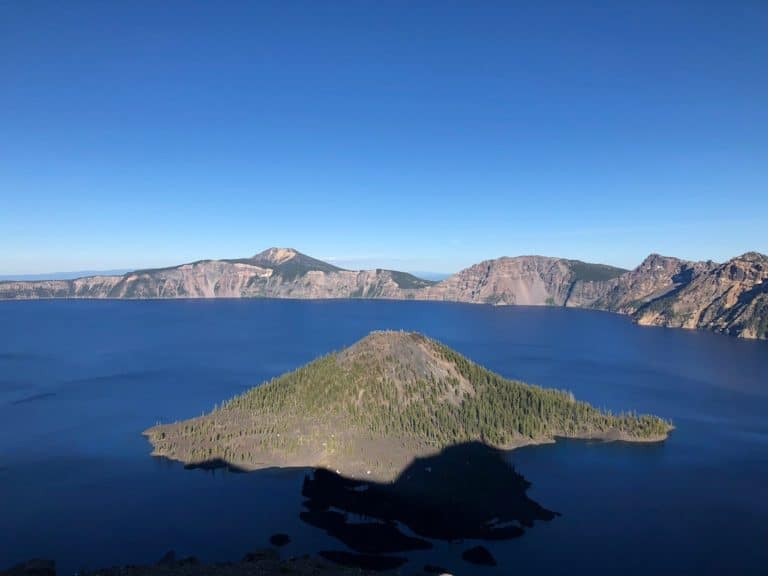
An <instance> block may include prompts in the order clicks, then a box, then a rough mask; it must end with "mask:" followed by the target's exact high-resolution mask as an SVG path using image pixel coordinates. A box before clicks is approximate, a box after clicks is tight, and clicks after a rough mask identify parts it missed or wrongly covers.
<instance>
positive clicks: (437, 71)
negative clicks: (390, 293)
mask: <svg viewBox="0 0 768 576" xmlns="http://www.w3.org/2000/svg"><path fill="white" fill-rule="evenodd" d="M766 30H768V3H766V2H765V1H764V0H759V1H754V2H750V1H737V2H733V1H723V2H708V1H706V0H704V1H695V2H675V1H659V2H655V1H643V2H629V1H627V2H621V1H619V2H617V1H615V0H606V1H605V2H570V1H564V2H547V1H531V2H525V1H519V2H517V1H516V2H509V1H504V2H450V1H441V2H426V1H424V2H396V1H393V0H392V1H390V0H388V1H386V2H373V1H371V2H364V1H352V0H350V1H349V2H316V1H310V2H294V1H291V0H281V1H279V2H274V3H268V2H242V3H239V2H225V3H208V2H186V1H184V2H173V1H163V2H157V1H154V0H148V1H132V2H125V3H117V2H41V1H32V2H26V1H15V2H11V1H2V2H0V274H10V273H36V272H49V271H60V270H80V269H100V268H110V269H113V268H131V267H145V266H156V265H166V264H174V263H179V262H182V261H189V260H197V259H200V258H220V257H222V258H224V257H241V256H246V255H249V254H252V253H255V252H257V251H259V250H261V249H264V248H266V247H269V246H273V245H278V246H292V247H295V248H297V249H299V250H301V251H303V252H306V253H308V254H310V255H313V256H316V257H320V258H326V259H332V260H334V261H336V262H340V263H342V264H344V265H347V266H361V267H368V266H387V267H398V268H401V269H406V270H430V271H453V270H457V269H459V268H461V267H463V266H466V265H468V264H470V263H473V262H476V261H479V260H482V259H485V258H492V257H497V256H501V255H517V254H531V253H536V254H546V255H556V256H565V257H572V258H580V259H583V260H589V261H599V262H606V263H610V264H616V265H622V266H626V267H631V266H634V265H636V264H637V263H639V262H640V260H642V258H643V257H645V256H646V255H647V254H648V253H650V252H661V253H665V254H671V255H677V256H681V257H685V258H693V259H707V258H711V259H714V260H724V259H727V258H729V257H731V256H734V255H737V254H740V253H742V252H745V251H748V250H758V251H762V252H768V234H766V229H767V228H768V226H767V225H766V221H767V216H766V215H767V214H768V129H767V128H768V106H767V105H766V103H768V67H767V66H766V62H768V42H766V40H765V34H766V32H765V31H766Z"/></svg>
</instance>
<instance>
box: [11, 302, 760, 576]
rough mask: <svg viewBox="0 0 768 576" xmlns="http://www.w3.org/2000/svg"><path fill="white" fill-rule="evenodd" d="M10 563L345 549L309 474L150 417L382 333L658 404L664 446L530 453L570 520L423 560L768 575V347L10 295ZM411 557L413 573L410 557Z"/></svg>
mask: <svg viewBox="0 0 768 576" xmlns="http://www.w3.org/2000/svg"><path fill="white" fill-rule="evenodd" d="M0 326H1V327H2V330H0V569H2V568H3V567H6V566H8V565H10V564H13V563H15V562H18V561H22V560H25V559H28V558H31V557H47V558H54V559H56V561H57V564H58V567H59V573H60V574H73V573H75V572H76V571H77V570H78V569H80V568H81V567H86V568H96V567H101V566H107V565H114V564H124V563H145V562H154V561H156V560H158V559H159V558H160V557H161V556H162V555H163V554H164V553H165V552H166V551H167V550H169V549H174V550H176V551H177V553H178V554H179V555H188V554H194V555H196V556H198V557H200V558H201V559H204V560H206V561H213V560H234V559H239V558H241V557H242V556H243V555H244V554H245V553H246V552H247V551H249V550H253V549H255V548H259V547H264V546H265V545H266V544H267V540H268V538H269V536H270V535H271V534H273V533H275V532H285V533H287V534H289V535H290V536H291V538H292V542H291V544H289V545H288V546H287V547H286V548H285V549H284V554H286V555H292V554H300V553H304V552H312V551H316V550H319V549H323V548H333V549H339V548H340V545H339V544H338V543H337V542H335V541H333V540H332V539H331V538H330V537H329V536H327V535H325V534H324V533H323V532H321V531H319V530H317V529H315V528H312V527H311V526H308V525H306V524H304V523H302V522H300V521H299V519H298V514H299V512H300V510H301V503H302V498H301V485H302V480H303V478H304V475H305V472H304V471H301V470H268V471H262V472H255V473H250V474H233V473H227V472H224V471H215V472H204V471H200V470H185V469H184V468H183V467H182V466H180V465H178V464H173V463H169V462H166V461H162V460H158V459H155V458H152V457H150V456H149V453H150V446H149V444H148V443H147V442H146V440H145V439H144V437H142V436H141V431H142V430H144V429H145V428H147V427H149V426H151V425H153V424H155V423H156V422H158V421H162V422H167V421H171V420H177V419H183V418H187V417H190V416H195V415H199V414H201V413H203V412H205V411H208V410H209V409H210V408H211V407H212V406H213V405H214V404H215V403H217V402H220V401H221V400H222V399H225V398H228V397H230V396H232V395H234V394H237V393H239V392H242V391H243V390H244V389H246V388H248V387H250V386H253V385H256V384H258V383H260V382H262V381H263V380H265V379H268V378H270V377H272V376H276V375H278V374H281V373H283V372H285V371H287V370H291V369H293V368H296V367H298V366H299V365H301V364H304V363H306V362H308V361H310V360H312V359H313V358H315V357H317V356H318V355H321V354H324V353H327V352H330V351H332V350H337V349H340V348H342V347H344V346H347V345H349V344H352V343H353V342H354V341H356V340H357V339H359V338H361V337H363V336H365V335H366V334H367V333H368V332H370V331H371V330H377V329H405V330H417V331H420V332H423V333H425V334H427V335H428V336H430V337H433V338H436V339H438V340H441V341H442V342H444V343H445V344H447V345H449V346H451V347H453V348H455V349H457V350H458V351H460V352H462V353H463V354H465V355H467V356H468V357H470V358H471V359H473V360H475V361H477V362H479V363H480V364H483V365H485V366H486V367H488V368H490V369H492V370H494V371H496V372H499V373H501V374H502V375H504V376H507V377H511V378H516V379H520V380H524V381H527V382H531V383H536V384H540V385H543V386H549V387H556V388H565V389H569V390H571V391H573V392H574V394H575V395H576V397H577V398H579V399H582V400H587V401H589V402H591V403H593V404H595V405H596V406H598V407H601V408H609V409H612V410H616V411H620V410H625V409H633V410H637V411H640V412H651V413H654V414H657V415H659V416H662V417H665V418H670V419H672V420H673V422H674V424H675V426H676V428H677V429H676V430H675V431H674V432H673V434H672V436H671V437H670V438H669V440H668V441H667V442H666V443H664V444H659V445H629V444H621V443H616V444H602V443H587V442H575V441H565V442H558V443H556V444H553V445H546V446H538V447H530V448H525V449H521V450H517V451H514V452H511V453H510V454H509V459H510V461H511V462H513V463H514V465H515V466H516V468H517V469H518V471H520V472H521V473H522V474H523V475H524V476H525V477H526V478H527V479H528V480H529V481H530V482H531V483H532V488H531V489H530V491H529V495H530V496H531V497H532V498H534V499H535V500H536V501H537V502H539V503H540V504H542V505H543V506H545V507H547V508H549V509H551V510H556V511H558V512H560V513H561V514H562V516H560V517H558V518H555V519H554V520H552V521H551V522H543V523H537V524H536V525H535V526H534V527H533V528H532V529H530V530H527V531H526V533H525V534H524V535H523V536H522V537H520V538H517V539H514V540H510V541H504V542H490V543H484V545H485V546H486V547H487V548H488V549H489V550H491V552H492V553H493V554H494V556H495V557H496V559H497V560H498V562H499V567H497V568H479V567H474V566H472V565H470V564H466V563H465V562H463V561H462V560H461V552H462V551H463V550H465V549H466V548H468V547H470V546H472V545H474V544H476V542H454V543H442V544H438V545H437V546H436V548H435V549H433V550H430V551H424V552H418V553H414V554H412V555H411V558H412V562H411V563H409V564H408V567H406V568H405V569H404V570H403V573H406V574H407V573H408V572H409V570H411V569H412V568H413V570H415V569H416V568H420V567H421V566H422V565H423V564H424V563H427V562H432V563H438V564H441V565H443V566H446V567H447V568H450V569H452V570H453V571H454V573H456V574H475V573H478V574H510V573H516V572H519V573H527V574H533V573H536V574H565V573H569V574H572V573H579V572H586V571H587V570H588V571H589V573H592V574H615V573H621V574H623V575H630V574H643V575H647V574H649V573H651V574H683V573H686V574H763V575H764V574H766V573H768V568H767V567H768V343H766V342H750V341H740V340H738V339H735V338H729V337H725V336H718V335H714V334H709V333H703V332H691V331H684V330H668V329H660V328H643V327H638V326H635V325H633V324H632V323H631V322H630V320H629V319H627V318H625V317H622V316H617V315H612V314H607V313H600V312H590V311H582V310H567V309H560V308H546V307H541V308H528V307H507V308H499V307H490V306H477V305H462V304H444V303H429V302H382V301H319V302H301V301H281V300H221V301H123V302H120V301H40V302H0ZM411 567H412V568H411Z"/></svg>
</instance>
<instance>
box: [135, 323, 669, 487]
mask: <svg viewBox="0 0 768 576" xmlns="http://www.w3.org/2000/svg"><path fill="white" fill-rule="evenodd" d="M670 430H671V425H670V423H668V422H666V421H664V420H662V419H660V418H657V417H654V416H648V415H637V414H633V413H626V414H619V415H615V414H610V413H606V412H602V411H600V410H597V409H596V408H594V407H592V406H590V405H589V404H587V403H585V402H580V401H578V400H576V399H574V397H573V396H572V395H571V394H570V393H568V392H564V391H559V390H551V389H546V388H540V387H537V386H531V385H528V384H524V383H522V382H517V381H514V380H508V379H506V378H503V377H501V376H499V375H498V374H495V373H493V372H491V371H489V370H486V369H485V368H483V367H481V366H479V365H477V364H475V363H473V362H471V361H470V360H468V359H467V358H465V357H464V356H462V355H460V354H458V353H457V352H455V351H453V350H451V349H450V348H448V347H446V346H444V345H442V344H440V343H438V342H436V341H434V340H431V339H429V338H427V337H425V336H423V335H420V334H416V333H407V332H373V333H371V334H370V335H369V336H367V337H365V338H363V339H362V340H360V341H359V342H357V343H356V344H354V345H353V346H351V347H349V348H347V349H345V350H343V351H341V352H338V353H333V354H329V355H327V356H324V357H322V358H319V359H318V360H315V361H314V362H312V363H310V364H307V365H306V366H304V367H302V368H299V369H298V370H295V371H294V372H290V373H288V374H285V375H283V376H281V377H279V378H276V379H274V380H271V381H270V382H267V383H265V384H262V385H261V386H257V387H255V388H253V389H251V390H250V391H248V392H246V393H245V394H243V395H241V396H237V397H235V398H232V399H231V400H229V401H227V402H225V403H224V404H222V405H221V406H220V407H217V408H216V409H214V410H213V411H212V412H211V413H210V414H207V415H205V416H201V417H199V418H193V419H191V420H186V421H183V422H178V423H174V424H164V425H158V426H155V427H153V428H150V429H149V430H147V431H146V432H145V434H146V435H147V436H148V438H149V440H150V442H151V443H152V445H153V447H154V452H153V453H154V454H155V455H158V456H164V457H167V458H171V459H174V460H180V461H182V462H184V463H186V464H188V465H193V466H207V465H210V464H211V463H226V464H228V465H230V466H233V467H236V468H242V469H255V468H263V467H270V466H308V467H310V466H311V467H322V468H328V469H331V470H336V471H340V472H341V473H342V474H345V475H347V476H350V477H361V478H362V477H373V478H377V479H392V478H394V477H395V476H396V475H397V474H398V473H399V472H400V471H401V470H402V469H404V468H405V467H406V466H407V464H408V463H409V462H410V461H411V460H412V459H413V458H414V457H416V456H419V455H424V454H429V453H432V452H435V451H437V450H440V449H441V448H444V447H446V446H451V445H454V444H458V443H463V442H470V441H481V442H484V443H486V444H488V445H490V446H494V447H500V448H512V447H515V446H520V445H525V444H531V443H539V442H547V441H551V440H552V439H553V438H555V437H558V436H561V437H569V438H605V439H616V440H626V441H659V440H663V439H664V438H666V436H667V434H668V433H669V431H670Z"/></svg>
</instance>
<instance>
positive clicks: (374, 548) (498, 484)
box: [300, 442, 558, 569]
mask: <svg viewBox="0 0 768 576" xmlns="http://www.w3.org/2000/svg"><path fill="white" fill-rule="evenodd" d="M529 487H530V483H529V482H528V481H527V480H526V479H525V478H524V477H523V476H522V475H521V474H519V473H518V472H517V471H516V470H515V469H514V468H513V467H512V466H511V465H510V464H509V463H508V461H507V460H506V459H505V453H504V452H502V451H500V450H497V449H495V448H491V447H489V446H486V445H485V444H482V443H479V442H472V443H466V444H458V445H455V446H451V447H449V448H446V449H444V450H443V451H442V452H440V453H438V454H436V455H433V456H429V457H425V458H417V459H415V460H414V461H413V462H412V463H411V464H410V465H409V466H408V467H407V468H406V469H404V470H403V471H402V472H401V473H400V475H399V476H398V477H397V479H396V480H395V481H394V482H392V483H377V482H369V481H361V480H355V479H351V478H345V477H343V476H340V475H338V474H335V473H333V472H330V471H328V470H324V469H318V470H315V471H314V472H313V473H312V474H310V475H308V476H306V477H305V479H304V484H303V487H302V495H303V496H304V497H305V498H306V500H305V502H304V507H305V508H306V511H304V512H302V513H301V514H300V518H301V520H302V521H304V522H306V523H307V524H310V525H312V526H315V527H318V528H321V529H322V530H324V531H325V532H326V533H328V534H329V535H330V536H332V537H334V538H336V539H338V540H339V541H341V542H342V543H343V544H344V545H346V546H347V547H348V548H350V549H352V550H353V551H354V552H355V554H350V553H346V552H345V553H340V552H325V553H324V554H323V555H324V556H325V557H326V558H328V559H332V560H334V561H338V562H340V563H343V564H348V565H356V566H360V567H365V568H368V569H371V568H378V569H387V568H391V567H392V566H394V565H400V564H402V562H401V560H402V558H399V557H393V556H386V555H387V554H393V553H403V552H409V551H413V550H424V549H428V548H431V546H432V545H431V544H430V542H429V541H428V540H427V539H434V540H448V541H457V540H465V539H479V540H506V539H511V538H517V537H519V536H522V535H523V533H524V529H525V528H530V527H532V526H533V525H534V522H535V521H537V520H539V521H549V520H552V519H553V518H555V517H556V516H558V513H556V512H552V511H550V510H547V509H545V508H543V507H542V506H541V505H539V504H538V503H536V502H534V501H533V500H531V499H530V498H529V497H528V496H527V494H526V492H527V490H528V488H529ZM353 518H364V519H365V520H363V521H354V520H353ZM406 529H407V531H410V532H411V533H413V534H414V535H415V536H411V535H409V534H406V533H405V532H404V530H406ZM377 559H378V560H377Z"/></svg>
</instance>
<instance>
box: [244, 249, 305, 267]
mask: <svg viewBox="0 0 768 576" xmlns="http://www.w3.org/2000/svg"><path fill="white" fill-rule="evenodd" d="M299 254H300V252H299V251H298V250H294V249H293V248H280V247H277V246H273V247H272V248H267V249H266V250H264V251H263V252H259V253H258V254H256V255H254V257H253V259H254V260H260V261H262V262H269V263H271V264H275V265H278V264H283V263H284V262H288V261H289V260H293V259H294V258H295V257H296V256H298V255H299Z"/></svg>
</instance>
